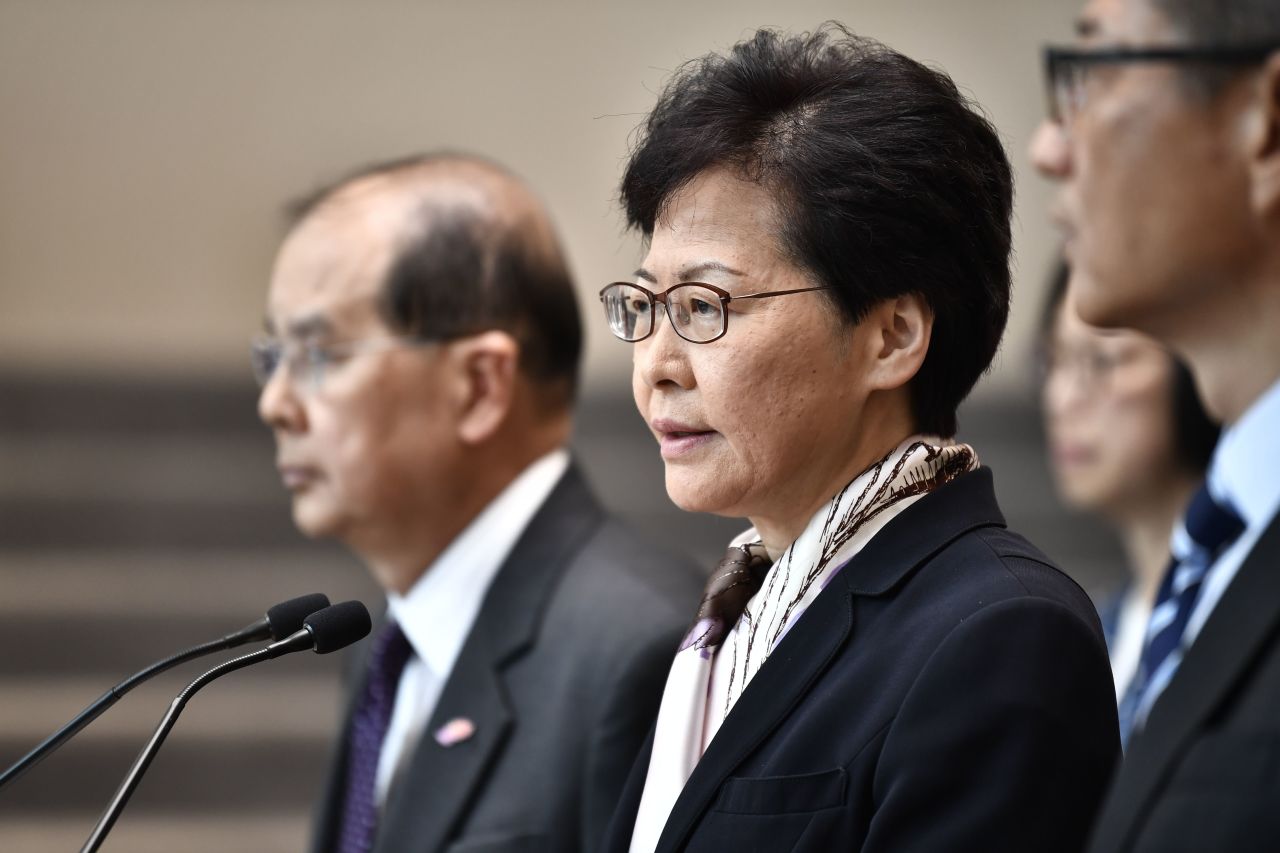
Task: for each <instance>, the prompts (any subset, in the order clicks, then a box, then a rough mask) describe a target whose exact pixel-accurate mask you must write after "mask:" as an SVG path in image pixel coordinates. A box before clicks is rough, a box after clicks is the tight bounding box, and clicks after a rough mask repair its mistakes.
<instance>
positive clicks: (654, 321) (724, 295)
mask: <svg viewBox="0 0 1280 853" xmlns="http://www.w3.org/2000/svg"><path fill="white" fill-rule="evenodd" d="M615 287H632V288H635V289H636V290H638V291H640V292H641V293H643V294H645V295H646V296H648V297H649V331H647V332H645V333H644V334H643V335H641V336H640V337H638V338H623V337H619V336H618V333H617V332H614V333H613V334H614V337H616V338H618V340H620V341H623V342H625V343H629V344H634V343H639V342H640V341H643V340H644V339H645V338H648V337H650V336H651V335H652V334H653V333H654V332H655V331H657V329H658V314H657V312H658V303H659V302H661V303H662V307H663V310H664V311H666V312H668V313H667V319H670V317H671V315H670V313H669V311H670V306H669V305H668V304H667V297H668V296H669V295H670V294H671V293H672V292H674V291H676V290H679V289H680V288H682V287H701V288H704V289H706V290H710V291H711V292H712V293H714V294H715V295H716V296H717V297H719V299H720V312H721V315H722V317H723V320H724V321H723V322H722V323H721V324H720V334H718V335H716V336H715V337H714V338H708V339H707V340H705V341H695V340H690V339H689V338H686V337H685V336H684V335H682V334H680V327H679V325H677V324H676V323H672V324H671V328H672V330H673V331H674V332H675V333H676V334H677V335H679V336H680V339H681V340H683V341H689V343H691V344H709V343H712V342H714V341H718V340H720V339H721V338H723V337H724V336H725V335H726V334H727V333H728V331H729V311H728V307H729V303H730V302H732V301H734V300H735V299H767V298H769V297H770V296H790V295H791V294H793V293H809V292H810V291H813V290H830V289H831V288H833V287H835V285H834V284H823V285H819V286H818V287H801V288H798V289H796V290H770V291H766V292H764V293H743V294H740V295H738V296H734V295H733V294H732V293H730V292H729V291H727V290H725V289H724V288H722V287H716V286H715V285H714V284H707V283H706V282H702V281H682V282H680V283H679V284H673V285H672V286H671V287H668V288H667V289H666V290H664V291H662V292H661V293H654V292H653V291H652V290H649V289H648V288H647V287H641V286H640V285H638V284H635V283H634V282H630V281H613V282H610V283H609V284H606V285H605V286H604V287H602V288H601V289H600V303H601V304H602V305H603V304H604V297H605V294H606V293H608V292H609V291H610V290H612V289H613V288H615ZM608 318H609V309H608V307H607V306H606V307H605V320H606V322H607V321H608ZM609 330H610V331H613V324H612V323H610V324H609Z"/></svg>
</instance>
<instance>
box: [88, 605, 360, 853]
mask: <svg viewBox="0 0 1280 853" xmlns="http://www.w3.org/2000/svg"><path fill="white" fill-rule="evenodd" d="M371 626H372V622H371V620H370V619H369V611H368V610H367V609H366V608H365V606H364V605H363V604H361V603H360V602H358V601H343V602H340V603H339V604H334V605H332V606H330V607H326V608H324V609H323V610H319V611H317V612H315V613H312V614H311V615H309V616H307V617H306V618H305V619H303V621H302V627H301V628H299V629H298V630H296V631H294V632H293V633H292V634H290V635H289V636H287V637H285V638H284V639H281V640H277V641H276V642H274V643H272V644H271V645H269V646H267V647H266V648H262V649H258V650H257V651H256V652H250V653H249V654H247V655H241V656H240V657H237V658H232V659H231V660H229V661H226V662H225V663H221V664H219V665H218V666H215V667H214V668H213V669H210V670H209V671H208V672H205V673H204V674H203V675H201V676H200V677H198V678H196V679H195V680H194V681H192V682H191V683H190V684H188V685H187V686H186V688H185V689H184V690H183V691H182V692H181V693H179V694H178V695H177V697H176V698H175V699H174V700H173V702H172V703H170V705H169V710H168V711H167V712H166V713H165V715H164V717H163V719H161V720H160V725H158V726H157V727H156V730H155V732H154V733H153V734H152V735H151V739H150V740H149V741H148V742H147V745H146V746H145V747H143V749H142V752H140V753H138V757H137V758H136V759H134V762H133V766H132V767H130V768H129V772H128V773H127V774H126V775H125V778H124V781H123V782H121V783H120V787H119V788H118V789H117V790H116V793H115V796H113V797H112V798H111V802H110V803H109V804H108V805H107V808H106V811H104V812H103V813H102V817H101V818H99V819H98V823H97V825H96V826H94V828H93V832H92V833H91V834H90V835H89V838H88V840H86V841H85V843H84V846H83V847H82V848H80V853H93V851H96V850H97V849H98V848H99V847H100V846H101V845H102V842H103V841H104V840H105V839H106V837H107V833H109V832H110V831H111V827H112V826H114V825H115V822H116V820H117V819H118V818H119V817H120V813H121V812H122V811H124V807H125V806H126V805H127V804H128V802H129V798H130V797H131V796H132V795H133V792H134V790H135V789H136V788H137V787H138V783H139V782H141V781H142V775H143V774H144V773H145V772H146V771H147V768H148V767H149V766H151V762H152V760H153V759H154V758H155V756H156V753H157V752H159V751H160V747H161V746H162V745H163V744H164V741H165V738H166V737H168V735H169V732H170V731H171V730H172V729H173V726H174V724H175V723H176V722H177V721H178V715H180V714H181V713H182V709H183V708H185V707H186V704H187V702H188V701H190V699H191V697H192V696H194V695H195V694H196V693H197V692H198V691H199V690H200V689H201V688H202V687H204V686H205V685H206V684H208V683H209V682H211V681H213V680H215V679H217V678H221V677H222V676H224V675H226V674H227V673H230V672H235V671H236V670H238V669H244V668H245V667H248V666H253V665H254V664H256V663H261V662H262V661H267V660H272V659H274V658H278V657H281V656H282V655H287V654H291V653H293V652H301V651H305V650H307V649H314V650H315V651H316V653H317V654H327V653H329V652H332V651H337V650H338V649H340V648H343V647H344V646H348V645H350V644H351V643H354V642H355V641H356V640H359V639H360V638H361V637H364V636H365V635H366V634H368V633H369V630H370V628H371Z"/></svg>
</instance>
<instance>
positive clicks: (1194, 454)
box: [1040, 261, 1222, 476]
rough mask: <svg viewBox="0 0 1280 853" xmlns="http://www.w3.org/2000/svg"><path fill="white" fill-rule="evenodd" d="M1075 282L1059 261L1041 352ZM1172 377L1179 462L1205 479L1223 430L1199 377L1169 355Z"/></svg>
mask: <svg viewBox="0 0 1280 853" xmlns="http://www.w3.org/2000/svg"><path fill="white" fill-rule="evenodd" d="M1070 282H1071V269H1070V267H1068V266H1067V264H1066V263H1065V262H1064V261H1059V262H1058V263H1057V264H1056V265H1055V266H1054V269H1053V278H1052V279H1050V281H1049V298H1048V299H1047V300H1045V304H1044V310H1043V311H1042V312H1041V314H1040V348H1041V350H1047V349H1048V348H1049V345H1050V339H1051V338H1052V337H1053V327H1054V324H1055V323H1056V322H1057V320H1058V312H1059V311H1061V310H1062V304H1063V302H1064V301H1065V300H1066V298H1067V286H1068V285H1069V284H1070ZM1168 355H1169V363H1170V366H1171V367H1172V377H1171V383H1170V388H1169V417H1170V418H1171V419H1172V421H1173V452H1174V457H1175V461H1176V462H1177V463H1178V464H1179V465H1181V466H1182V467H1183V469H1184V470H1186V471H1189V472H1191V473H1192V474H1196V475H1198V476H1203V475H1204V473H1205V472H1206V471H1208V470H1209V462H1210V461H1211V460H1212V459H1213V449H1214V448H1215V447H1217V446H1218V436H1219V435H1220V434H1221V432H1222V427H1221V426H1220V425H1219V424H1218V422H1217V421H1215V420H1214V419H1213V416H1212V415H1210V414H1209V413H1208V411H1206V410H1205V407H1204V403H1202V402H1200V392H1198V391H1197V390H1196V381H1195V377H1193V376H1192V375H1191V370H1190V368H1188V367H1187V364H1186V362H1184V361H1183V360H1182V359H1180V358H1178V357H1177V356H1176V355H1174V354H1173V353H1169V354H1168Z"/></svg>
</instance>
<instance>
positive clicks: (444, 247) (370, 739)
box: [254, 154, 701, 853]
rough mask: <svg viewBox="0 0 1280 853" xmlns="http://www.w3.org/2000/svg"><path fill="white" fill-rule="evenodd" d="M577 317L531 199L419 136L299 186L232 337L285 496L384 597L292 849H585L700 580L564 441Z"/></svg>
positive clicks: (554, 244)
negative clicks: (591, 482) (258, 335)
mask: <svg viewBox="0 0 1280 853" xmlns="http://www.w3.org/2000/svg"><path fill="white" fill-rule="evenodd" d="M581 340H582V337H581V326H580V322H579V315H578V306H577V301H576V298H575V293H574V288H573V284H572V281H571V279H570V276H569V271H568V266H567V264H566V262H565V258H564V255H563V253H562V251H561V248H560V243H559V241H558V240H557V238H556V235H555V232H554V229H553V228H552V226H551V221H550V218H549V216H548V214H547V211H546V210H545V209H544V208H543V206H542V204H541V202H540V201H539V200H538V199H537V198H536V197H535V196H534V194H533V193H532V192H531V191H530V190H529V188H528V187H526V186H525V185H524V184H523V183H522V182H521V181H520V180H518V179H517V178H516V177H515V176H514V175H512V174H511V173H510V172H508V171H507V170H505V169H503V168H501V167H499V166H497V165H495V164H493V163H491V162H488V161H485V160H482V159H479V158H476V157H472V156H465V155H458V154H444V155H428V156H424V157H415V158H410V159H407V160H402V161H398V162H394V163H389V164H384V165H379V166H374V167H370V168H367V169H363V170H361V171H359V172H358V173H357V174H355V175H354V176H352V177H349V178H347V179H344V180H342V181H340V182H338V183H337V184H335V185H333V186H331V187H327V188H325V189H323V190H322V191H320V192H319V193H317V194H315V195H314V196H313V197H312V198H311V199H309V200H308V201H307V202H306V203H305V204H303V205H302V206H301V207H300V209H299V211H298V213H297V219H296V222H295V223H294V225H293V228H292V229H291V231H290V232H289V235H288V237H287V238H286V239H285V241H284V244H283V246H282V247H281V249H280V252H279V255H278V257H277V258H276V263H275V268H274V270H273V272H272V276H271V286H270V291H269V293H268V297H267V335H266V337H264V338H263V339H261V340H260V341H258V343H257V344H256V345H255V347H254V360H255V367H256V372H257V376H258V378H259V380H260V381H261V382H262V393H261V397H260V399H259V404H258V406H259V412H260V414H261V417H262V420H263V421H264V422H265V423H266V424H267V426H269V427H270V428H271V431H272V433H273V434H274V436H275V440H276V447H277V466H278V468H279V470H280V476H281V479H282V481H283V483H284V486H285V488H287V489H288V490H289V492H290V493H291V495H292V498H293V518H294V521H295V523H296V524H297V526H298V527H299V529H300V530H301V531H302V532H303V533H304V534H306V535H308V536H312V537H325V538H332V539H336V540H338V541H340V542H342V543H343V544H345V545H346V546H347V547H348V548H350V549H351V550H352V551H353V552H354V553H355V554H356V555H357V556H358V557H359V558H360V559H361V560H362V561H363V562H364V563H365V565H366V566H367V568H368V570H369V572H370V574H371V575H372V576H373V578H374V580H375V581H376V582H377V583H378V584H379V586H381V587H382V589H383V590H384V591H385V592H386V596H387V619H386V622H385V624H384V625H383V626H382V628H381V630H380V631H379V632H378V634H377V636H376V638H375V639H373V640H372V642H371V643H370V644H369V648H368V650H367V654H366V656H365V658H364V660H363V662H362V666H361V672H360V677H359V678H358V679H357V680H356V683H355V684H354V687H353V693H352V700H351V705H350V710H349V712H348V714H347V717H346V721H345V723H344V724H343V728H342V733H341V736H340V738H339V741H338V747H337V749H336V752H335V760H334V763H333V769H332V772H331V774H330V777H329V780H328V786H327V791H326V794H325V796H324V799H323V801H322V802H321V804H320V808H319V814H318V824H317V832H316V839H315V847H314V849H315V850H317V851H339V853H364V851H368V850H370V849H372V850H377V851H387V853H389V851H402V850H412V851H421V853H432V851H443V850H446V849H448V850H464V849H466V850H482V849H483V850H487V851H504V850H511V851H515V850H555V851H557V852H558V853H575V851H589V850H592V849H594V848H595V846H596V845H597V844H598V843H599V841H600V838H601V836H602V834H603V832H604V830H605V826H606V823H607V820H608V818H609V816H610V814H611V813H612V811H613V808H614V805H615V802H616V800H617V798H618V794H619V791H620V789H621V786H622V784H623V781H624V779H625V778H626V774H627V771H628V769H629V768H630V766H631V763H632V760H633V758H634V757H635V754H636V752H637V750H638V749H639V747H640V744H641V741H642V740H643V738H644V735H645V732H646V731H647V730H648V728H649V726H650V723H651V722H652V720H653V716H654V714H655V713H656V710H657V703H658V698H659V695H660V693H661V685H662V677H663V674H664V672H665V667H666V663H667V661H668V660H669V659H670V654H671V651H672V650H673V649H674V648H675V645H676V643H677V642H678V641H679V633H680V630H681V628H682V625H683V624H684V622H685V621H686V618H687V614H688V612H689V607H690V605H689V597H690V596H691V595H693V594H695V590H697V589H698V588H700V586H701V576H700V575H699V573H698V572H697V571H696V570H694V569H693V568H692V567H691V566H689V565H687V564H686V563H685V562H684V561H683V560H681V559H677V558H675V557H672V556H671V555H670V554H668V553H666V552H665V551H663V550H661V549H660V548H658V547H657V546H655V544H654V542H655V541H661V540H662V539H663V537H662V535H661V533H660V532H659V533H658V534H656V535H654V534H650V535H645V536H640V535H637V534H635V533H633V532H631V531H630V530H628V529H627V528H625V527H623V526H622V525H620V524H619V523H618V522H617V521H615V520H613V519H611V518H610V517H609V516H608V515H607V514H606V513H605V511H604V510H603V509H602V508H601V506H600V505H599V503H597V501H596V499H595V498H594V497H593V496H592V493H591V490H590V489H589V488H588V486H587V483H586V481H585V480H584V478H583V476H582V474H581V473H580V472H579V471H578V468H577V466H576V465H574V464H573V462H572V460H571V458H570V455H569V452H568V451H567V450H566V449H565V444H566V442H567V441H568V438H569V432H570V425H571V419H572V407H573V401H574V395H575V389H576V386H577V376H578V362H579V350H580V346H581Z"/></svg>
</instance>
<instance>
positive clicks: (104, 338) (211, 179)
mask: <svg viewBox="0 0 1280 853" xmlns="http://www.w3.org/2000/svg"><path fill="white" fill-rule="evenodd" d="M1072 10H1073V4H1069V3H1062V2H1053V0H1030V1H1029V0H976V1H975V0H969V1H968V2H959V0H928V2H924V1H923V0H921V2H905V0H862V2H859V0H845V2H818V0H789V2H786V3H782V2H773V3H766V2H758V0H716V2H699V0H684V2H679V3H675V2H654V0H650V2H643V3H640V2H633V3H618V2H604V0H554V2H533V0H524V2H517V0H475V1H474V2H426V0H418V2H355V0H349V2H342V0H81V2H71V0H0V128H3V132H2V133H0V368H3V369H4V370H6V371H8V370H14V369H18V370H25V369H36V370H44V369H66V368H71V369H76V370H91V371H107V372H130V371H138V370H141V371H147V372H154V371H163V372H170V371H197V372H201V373H206V374H211V375H226V374H238V373H245V372H246V371H245V368H244V365H245V360H246V359H245V349H246V343H247V341H248V339H249V338H250V337H251V336H252V335H253V334H254V332H255V331H256V330H257V327H258V325H259V322H260V315H261V304H262V295H263V294H262V291H263V287H264V281H265V279H266V276H267V273H268V268H269V264H270V260H271V256H272V252H273V249H274V244H275V241H276V240H277V239H278V238H279V236H280V230H281V220H280V213H279V211H280V207H281V205H282V203H283V202H285V201H286V200H288V199H289V198H291V197H294V196H296V195H298V194H299V193H301V192H303V191H305V190H306V189H308V188H309V187H312V186H314V185H316V184H317V183H319V182H321V181H324V180H325V179H328V178H331V177H333V176H335V175H336V174H339V173H342V172H344V171H346V170H348V169H349V168H351V167H352V166H355V165H358V164H361V163H364V162H367V161H370V160H375V159H382V158H386V157H389V156H394V155H401V154H405V153H409V152H413V151H417V150H424V149H432V148H438V147H452V148H465V149H471V150H475V151H479V152H482V153H485V154H488V155H490V156H493V157H495V158H497V159H499V160H501V161H504V162H506V163H507V164H509V165H510V166H512V167H513V168H515V169H516V170H517V171H519V172H521V173H523V174H524V175H526V176H527V177H528V178H529V179H530V181H531V182H532V183H533V184H534V185H535V186H536V187H538V188H539V189H540V190H541V192H542V193H543V194H544V196H545V197H546V198H547V199H548V201H549V202H550V204H551V206H552V208H553V209H554V211H555V214H556V215H557V218H558V220H559V223H560V227H561V230H562V232H563V234H564V236H565V238H566V241H567V243H568V245H569V249H570V252H571V254H572V256H573V260H574V266H575V268H576V271H577V273H578V276H579V280H580V284H581V294H582V299H581V301H582V305H583V307H584V309H585V310H586V311H588V312H589V313H588V315H587V317H588V320H589V321H590V322H589V324H588V325H589V361H588V383H589V386H594V387H597V388H598V387H601V386H602V385H604V384H616V383H619V382H623V381H625V380H624V379H623V375H624V372H625V370H626V358H627V355H628V352H627V349H626V348H625V347H624V346H622V345H620V344H615V343H614V342H613V341H612V340H610V339H608V338H607V334H606V333H605V332H604V330H603V329H602V327H601V324H600V323H599V322H597V321H596V319H597V318H596V315H595V311H596V310H597V309H596V303H595V298H594V293H595V290H596V289H597V288H598V286H599V284H600V283H603V282H604V281H608V280H612V279H616V278H618V277H620V276H623V277H625V276H626V274H627V273H628V272H629V271H630V270H631V269H632V268H633V267H634V265H635V264H636V262H637V259H638V251H639V249H638V244H637V242H636V241H635V240H634V239H633V238H629V237H627V236H625V235H623V233H622V224H621V218H620V215H619V214H618V212H617V210H616V208H615V205H614V204H613V201H612V199H613V197H614V194H615V191H616V184H617V179H618V176H619V173H620V171H621V168H622V163H623V160H624V157H625V154H626V151H627V141H628V137H629V134H630V133H631V132H632V129H633V128H634V126H635V125H636V123H637V122H638V121H639V120H640V118H641V116H642V115H643V113H644V112H645V111H646V110H647V109H648V108H649V107H650V106H651V104H652V102H653V99H654V93H655V92H656V91H657V90H658V89H659V88H660V87H661V85H662V82H663V80H664V79H665V78H666V76H667V75H668V73H669V72H670V70H671V69H673V68H675V67H676V66H677V65H678V64H679V63H680V62H681V61H683V60H685V59H687V58H690V57H693V56H696V55H699V54H701V53H703V52H706V51H707V50H709V49H712V48H723V47H726V46H728V45H729V44H731V43H733V42H734V41H736V40H737V39H739V38H741V37H743V36H745V35H746V34H748V33H749V32H750V31H751V30H753V29H754V28H755V27H757V26H761V25H777V26H781V27H785V28H790V29H802V28H807V27H812V26H813V25H815V24H816V23H818V22H820V21H822V20H824V19H828V18H837V19H840V20H843V21H845V22H846V23H848V24H849V25H850V26H851V27H853V28H854V29H855V30H857V31H859V32H861V33H864V34H867V35H873V36H876V37H878V38H880V39H882V40H884V41H887V42H888V43H890V44H892V45H893V46H895V47H897V48H899V49H901V50H903V51H904V52H906V53H908V54H910V55H912V56H914V57H916V58H919V59H923V60H927V61H929V62H932V63H936V64H938V65H940V66H941V67H943V68H945V69H947V70H948V71H949V72H951V74H952V75H953V76H954V77H955V78H956V80H957V82H958V83H959V84H960V85H961V87H962V88H964V89H965V90H967V91H969V92H970V93H972V95H973V96H974V97H975V98H976V99H977V100H978V101H979V102H980V103H981V104H982V105H983V106H984V107H985V108H986V109H987V111H988V112H989V114H990V115H991V117H992V118H993V119H994V120H995V122H996V124H997V125H998V126H999V128H1000V130H1001V132H1002V134H1003V137H1004V139H1005V141H1006V143H1007V144H1008V146H1009V150H1010V153H1011V156H1012V159H1013V161H1014V163H1015V166H1016V167H1017V169H1018V172H1019V175H1018V177H1019V181H1020V183H1019V194H1018V198H1019V206H1018V215H1017V219H1016V221H1015V224H1014V228H1015V234H1016V245H1017V251H1018V258H1017V267H1016V281H1017V295H1016V300H1015V314H1014V322H1013V326H1012V328H1011V334H1010V336H1009V337H1008V338H1007V339H1006V344H1005V350H1004V355H1003V356H1002V359H1001V362H1000V363H999V364H998V366H997V370H996V374H995V376H994V377H993V379H992V380H990V381H989V382H988V383H987V386H988V389H987V390H988V393H990V392H991V391H992V390H995V391H999V390H1013V389H1016V388H1017V387H1020V385H1021V384H1022V383H1023V382H1024V381H1025V375H1024V374H1025V371H1024V365H1025V361H1026V359H1025V357H1024V356H1025V354H1026V353H1027V352H1028V348H1029V331H1030V326H1031V325H1032V322H1033V317H1034V315H1035V313H1036V307H1037V302H1038V299H1039V292H1040V290H1041V286H1042V280H1043V278H1044V271H1045V269H1046V268H1047V266H1048V264H1049V261H1050V258H1051V256H1052V253H1053V238H1052V234H1051V232H1050V230H1049V228H1048V226H1047V224H1046V222H1045V218H1044V214H1043V211H1044V209H1045V206H1046V204H1047V200H1048V195H1049V190H1048V188H1047V187H1046V186H1045V185H1044V184H1043V183H1042V182H1040V181H1039V180H1038V179H1036V178H1034V177H1033V176H1031V175H1030V174H1029V172H1028V169H1027V167H1026V162H1025V155H1024V150H1025V148H1026V143H1027V139H1028V137H1029V134H1030V133H1031V130H1032V128H1033V126H1034V124H1035V122H1036V121H1037V120H1038V119H1039V117H1040V115H1041V110H1042V102H1043V99H1042V97H1041V83H1040V75H1039V61H1038V52H1037V48H1038V46H1039V44H1040V43H1041V42H1042V41H1044V40H1046V39H1055V38H1058V39H1060V38H1062V37H1063V36H1064V35H1065V34H1066V33H1067V32H1068V21H1069V18H1070V16H1071V14H1072Z"/></svg>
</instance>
